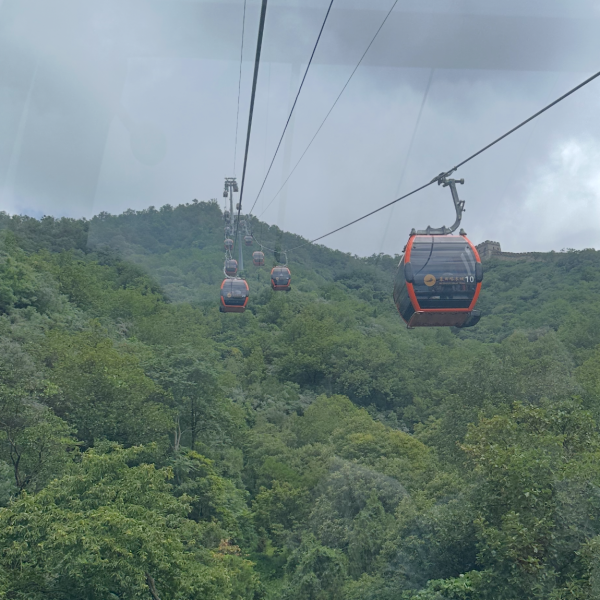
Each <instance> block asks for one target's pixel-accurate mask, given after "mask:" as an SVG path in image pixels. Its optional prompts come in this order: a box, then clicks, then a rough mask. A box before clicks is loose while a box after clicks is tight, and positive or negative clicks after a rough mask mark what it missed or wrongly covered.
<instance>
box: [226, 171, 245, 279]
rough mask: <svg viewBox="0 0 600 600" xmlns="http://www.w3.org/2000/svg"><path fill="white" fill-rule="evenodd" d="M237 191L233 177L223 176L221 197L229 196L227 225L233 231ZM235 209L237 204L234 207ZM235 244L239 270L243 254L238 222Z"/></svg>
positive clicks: (242, 265) (242, 266)
mask: <svg viewBox="0 0 600 600" xmlns="http://www.w3.org/2000/svg"><path fill="white" fill-rule="evenodd" d="M234 192H235V193H237V192H239V188H238V184H237V181H236V178H235V177H225V186H224V188H223V198H229V227H230V229H231V231H232V232H235V213H234V212H233V209H234V206H233V193H234ZM235 208H236V209H237V204H236V207H235ZM237 229H238V231H237V237H238V239H237V245H238V249H239V258H238V265H239V269H240V271H243V270H244V255H243V252H242V231H241V228H240V227H239V224H238V228H237Z"/></svg>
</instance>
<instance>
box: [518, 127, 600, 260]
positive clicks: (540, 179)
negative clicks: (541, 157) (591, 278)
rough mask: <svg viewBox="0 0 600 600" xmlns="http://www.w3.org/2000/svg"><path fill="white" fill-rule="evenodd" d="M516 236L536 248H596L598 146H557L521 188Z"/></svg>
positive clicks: (588, 141) (599, 234)
mask: <svg viewBox="0 0 600 600" xmlns="http://www.w3.org/2000/svg"><path fill="white" fill-rule="evenodd" d="M522 210H523V221H522V222H524V223H526V224H527V226H526V227H523V226H522V227H521V228H520V231H521V235H523V236H527V237H528V238H529V239H530V240H531V245H532V246H533V247H536V248H540V249H545V250H550V249H553V248H554V249H559V248H557V247H556V245H557V243H558V244H559V245H560V246H561V247H562V248H570V247H576V248H582V247H600V228H599V227H598V224H600V143H599V142H598V140H596V139H593V138H589V137H587V138H584V139H571V140H568V141H565V142H562V143H560V144H559V145H558V146H557V147H556V148H555V150H554V151H553V152H552V153H551V155H550V159H549V161H548V163H547V164H546V165H544V166H543V167H539V168H538V169H537V172H536V173H535V174H534V175H533V177H532V178H531V181H530V182H529V184H528V186H527V191H526V193H525V196H524V202H523V207H522Z"/></svg>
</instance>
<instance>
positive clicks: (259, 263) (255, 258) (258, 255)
mask: <svg viewBox="0 0 600 600" xmlns="http://www.w3.org/2000/svg"><path fill="white" fill-rule="evenodd" d="M252 264H253V265H254V266H255V267H264V266H265V255H264V253H263V252H261V251H260V250H257V251H256V252H253V253H252Z"/></svg>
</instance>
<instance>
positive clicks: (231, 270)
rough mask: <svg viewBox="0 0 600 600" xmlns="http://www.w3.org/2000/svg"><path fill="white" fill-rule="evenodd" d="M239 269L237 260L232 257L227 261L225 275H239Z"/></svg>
mask: <svg viewBox="0 0 600 600" xmlns="http://www.w3.org/2000/svg"><path fill="white" fill-rule="evenodd" d="M237 270H238V262H237V260H234V259H230V260H226V261H225V275H229V277H235V276H236V275H237Z"/></svg>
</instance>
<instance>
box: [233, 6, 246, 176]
mask: <svg viewBox="0 0 600 600" xmlns="http://www.w3.org/2000/svg"><path fill="white" fill-rule="evenodd" d="M245 29H246V0H244V16H243V18H242V44H241V48H240V75H239V79H238V99H237V112H236V116H235V143H234V145H233V148H234V149H233V176H234V177H235V163H236V161H237V142H238V125H239V123H240V92H241V90H242V59H243V58H244V30H245Z"/></svg>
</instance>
